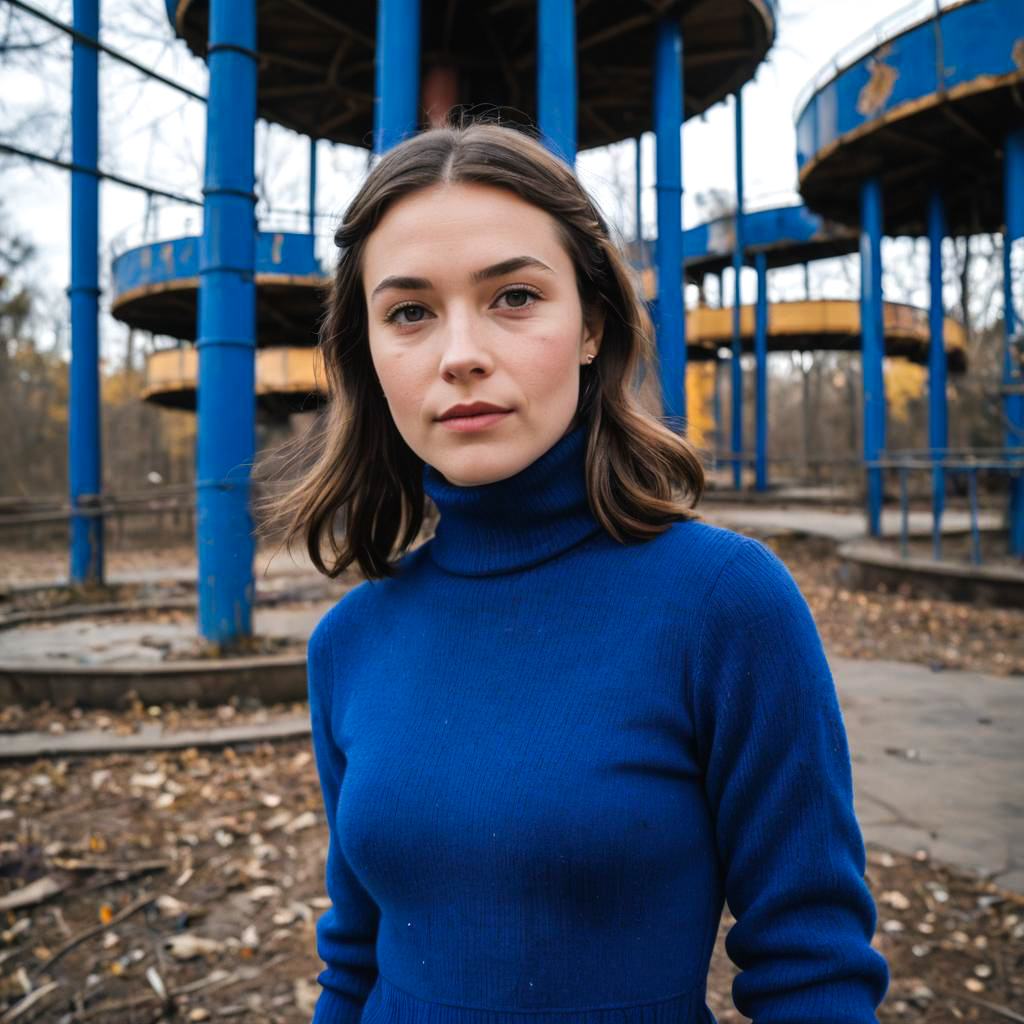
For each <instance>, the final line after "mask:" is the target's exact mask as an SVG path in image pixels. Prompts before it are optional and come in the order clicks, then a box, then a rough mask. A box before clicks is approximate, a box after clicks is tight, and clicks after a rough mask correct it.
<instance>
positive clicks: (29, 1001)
mask: <svg viewBox="0 0 1024 1024" xmlns="http://www.w3.org/2000/svg"><path fill="white" fill-rule="evenodd" d="M61 984H62V983H61V982H59V981H51V982H48V983H47V984H46V985H43V986H42V987H40V988H37V989H35V991H33V992H30V993H29V994H28V995H27V996H25V998H24V999H22V1000H20V1001H19V1002H17V1003H15V1004H14V1005H13V1006H12V1007H11V1008H10V1009H9V1010H7V1012H6V1013H5V1014H4V1015H3V1016H2V1017H0V1022H2V1024H8V1022H9V1021H12V1020H17V1019H18V1018H19V1017H20V1016H21V1015H22V1014H23V1013H25V1011H26V1010H30V1009H31V1008H32V1007H33V1006H34V1005H35V1004H36V1003H38V1002H39V1000H40V999H44V998H45V997H46V996H48V995H49V994H50V993H51V992H52V991H53V990H54V989H55V988H60V987H61Z"/></svg>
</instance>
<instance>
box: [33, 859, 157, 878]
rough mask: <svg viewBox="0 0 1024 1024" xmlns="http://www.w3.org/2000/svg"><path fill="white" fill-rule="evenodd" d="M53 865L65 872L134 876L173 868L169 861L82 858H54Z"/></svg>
mask: <svg viewBox="0 0 1024 1024" xmlns="http://www.w3.org/2000/svg"><path fill="white" fill-rule="evenodd" d="M51 863H52V864H53V865H54V866H55V867H58V868H62V869H63V870H65V871H118V872H127V873H131V874H133V875H137V874H141V873H142V872H145V871H166V870H167V869H168V868H169V867H171V862H170V861H169V860H137V861H116V860H84V859H82V858H81V857H53V858H51Z"/></svg>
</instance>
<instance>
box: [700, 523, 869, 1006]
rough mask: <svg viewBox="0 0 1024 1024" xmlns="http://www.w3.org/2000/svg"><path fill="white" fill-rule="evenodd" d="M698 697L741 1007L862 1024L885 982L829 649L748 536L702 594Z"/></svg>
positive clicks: (802, 604) (774, 565) (792, 589)
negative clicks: (827, 655)
mask: <svg viewBox="0 0 1024 1024" xmlns="http://www.w3.org/2000/svg"><path fill="white" fill-rule="evenodd" d="M704 615H705V618H704V623H703V627H702V630H701V633H700V640H699V646H698V654H697V663H696V668H695V671H694V675H693V693H692V700H693V708H694V715H695V724H696V730H697V736H698V737H699V743H700V744H701V746H702V748H703V749H701V752H700V753H701V759H702V764H703V765H704V766H705V789H706V792H707V797H708V801H709V803H710V807H711V811H712V814H713V816H714V819H715V836H716V840H717V845H718V852H719V856H720V858H721V862H722V871H723V877H724V883H725V893H726V899H727V901H728V904H729V908H730V910H731V911H732V913H733V914H734V915H735V917H736V924H735V925H734V926H733V927H732V929H731V930H730V931H729V933H728V934H727V936H726V939H725V948H726V951H727V952H728V954H729V957H730V958H731V959H732V960H733V962H734V963H735V964H736V965H737V966H738V967H739V968H740V973H739V974H738V975H737V976H736V979H735V981H734V982H733V992H732V994H733V1001H734V1002H735V1004H736V1007H737V1009H738V1010H739V1011H740V1012H741V1013H744V1014H746V1015H747V1016H748V1017H750V1018H752V1020H753V1021H754V1024H768V1022H769V1021H778V1022H781V1021H785V1022H786V1024H800V1022H805V1021H806V1022H808V1024H810V1022H812V1021H813V1022H815V1024H820V1022H823V1021H829V1022H830V1024H868V1022H875V1021H876V1020H877V1018H876V1016H875V1008H876V1007H877V1005H878V1004H879V1003H880V1002H881V1000H882V997H883V996H884V995H885V992H886V990H887V988H888V983H889V972H888V967H887V965H886V961H885V959H884V957H882V956H881V954H879V953H878V952H877V951H876V950H875V949H874V948H872V946H871V944H870V943H871V937H872V935H873V933H874V930H875V924H876V910H875V905H874V901H873V900H872V897H871V893H870V890H869V889H868V887H867V885H866V883H865V881H864V878H863V876H864V868H865V850H864V843H863V838H862V836H861V832H860V827H859V825H858V823H857V820H856V817H855V815H854V809H853V782H852V773H851V766H850V755H849V749H848V745H847V739H846V732H845V729H844V726H843V721H842V716H841V712H840V708H839V701H838V698H837V695H836V690H835V684H834V682H833V680H832V675H831V671H830V669H829V666H828V662H827V661H826V658H825V652H824V649H823V647H822V644H821V639H820V637H819V635H818V631H817V627H816V626H815V624H814V620H813V618H812V616H811V611H810V608H809V607H808V606H807V602H806V601H805V600H804V597H803V595H802V594H801V592H800V590H799V588H798V587H797V584H796V582H795V581H794V579H793V577H792V576H791V575H790V573H789V570H788V569H787V568H786V567H785V565H784V564H783V563H782V562H781V560H780V559H779V558H778V557H777V556H776V555H775V554H774V553H773V552H772V551H770V550H769V549H768V548H766V547H765V546H764V545H763V544H761V543H760V542H759V541H756V540H752V539H750V538H744V539H743V540H742V542H741V543H740V544H739V546H738V549H737V550H736V551H735V552H734V553H733V555H732V556H731V557H730V559H729V560H728V562H727V563H726V565H725V566H724V567H723V569H722V571H721V573H720V574H719V576H718V578H717V580H716V582H715V584H714V586H713V588H712V592H711V594H710V596H709V600H708V601H707V602H706V604H705V612H704Z"/></svg>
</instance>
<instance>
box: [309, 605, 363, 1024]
mask: <svg viewBox="0 0 1024 1024" xmlns="http://www.w3.org/2000/svg"><path fill="white" fill-rule="evenodd" d="M329 622H330V613H328V614H327V615H325V616H324V617H323V618H322V619H321V620H320V622H319V623H318V625H317V627H316V629H315V630H314V631H313V634H312V636H311V637H310V639H309V645H308V648H307V661H306V664H307V682H308V693H309V713H310V725H311V731H312V739H313V752H314V755H315V758H316V768H317V774H318V776H319V779H320V790H321V793H322V796H323V803H324V811H325V812H326V815H327V828H328V844H327V865H326V872H325V873H326V884H327V894H328V896H329V897H330V899H331V906H330V908H329V909H328V910H326V911H324V913H323V914H322V915H321V916H320V918H319V919H318V920H317V923H316V945H317V953H318V954H319V956H320V959H321V960H322V961H323V962H324V964H326V967H325V968H324V970H322V971H321V972H320V973H319V974H318V975H317V981H318V982H319V983H320V985H321V986H322V991H321V993H320V997H319V999H318V1000H317V1003H316V1008H315V1010H314V1013H313V1024H357V1022H358V1021H359V1018H360V1015H361V1014H362V1011H363V1006H364V1004H365V1002H366V998H367V996H368V995H369V992H370V989H372V988H373V985H374V983H375V981H376V979H377V954H376V941H377V925H378V922H379V920H380V911H379V908H378V907H377V905H376V903H375V902H374V901H373V899H372V898H371V897H370V895H369V893H367V891H366V889H364V888H363V886H362V884H361V883H360V882H359V880H358V879H357V878H356V876H355V874H354V873H353V871H352V868H351V867H350V866H349V863H348V861H347V860H346V858H345V853H344V851H343V850H342V847H341V843H340V842H339V839H338V830H337V819H336V815H337V809H338V799H339V794H340V792H341V784H342V780H343V778H344V776H345V757H344V754H343V753H342V751H341V750H340V749H339V747H338V745H337V744H336V743H335V741H334V737H333V735H332V731H331V707H332V697H333V683H334V675H335V668H334V664H333V658H332V640H331V636H330V625H329Z"/></svg>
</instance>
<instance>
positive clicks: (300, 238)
mask: <svg viewBox="0 0 1024 1024" xmlns="http://www.w3.org/2000/svg"><path fill="white" fill-rule="evenodd" d="M200 245H201V239H200V238H196V237H187V238H175V239H171V240H168V241H164V242H153V243H151V244H149V245H143V246H139V247H138V248H136V249H129V250H128V251H127V252H124V253H122V254H121V255H120V256H118V257H117V259H115V260H114V264H113V278H114V283H113V299H112V301H111V305H110V312H111V314H112V315H113V316H114V317H116V318H117V319H118V320H121V321H122V322H124V323H126V324H128V326H129V327H135V328H138V329H139V330H144V331H151V332H153V333H154V334H167V335H170V336H171V337H172V338H182V339H185V340H189V341H194V340H195V337H196V330H197V313H198V303H199V248H200ZM255 277H256V288H257V326H256V344H257V345H258V346H264V345H299V346H301V345H315V344H316V342H317V335H316V331H317V328H318V326H319V323H320V319H321V317H322V315H323V302H324V299H325V291H324V289H325V287H326V285H327V283H328V278H327V276H326V275H325V274H324V271H323V270H322V269H321V267H320V266H319V264H318V263H317V262H316V259H315V258H314V255H313V238H312V236H311V235H300V234H288V233H284V232H275V233H268V232H261V233H260V234H259V235H258V236H257V240H256V268H255Z"/></svg>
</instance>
